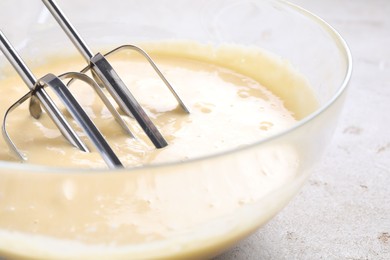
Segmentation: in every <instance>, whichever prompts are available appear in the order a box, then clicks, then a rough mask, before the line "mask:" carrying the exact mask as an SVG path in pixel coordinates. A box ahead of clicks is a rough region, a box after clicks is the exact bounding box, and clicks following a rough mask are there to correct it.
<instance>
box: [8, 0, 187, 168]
mask: <svg viewBox="0 0 390 260" xmlns="http://www.w3.org/2000/svg"><path fill="white" fill-rule="evenodd" d="M42 2H43V3H44V4H45V5H46V7H47V8H48V10H49V11H50V12H51V13H52V15H53V16H54V17H55V19H56V20H57V22H58V23H59V24H60V26H61V27H62V28H63V30H64V31H65V32H66V34H67V35H68V37H69V38H70V39H71V40H72V42H73V43H74V45H75V46H76V47H77V49H78V50H79V52H80V53H81V54H82V56H83V57H84V59H85V60H86V61H87V62H88V65H87V66H86V67H85V68H84V69H82V70H81V72H67V73H64V74H61V75H59V76H55V75H53V74H47V75H45V76H44V77H42V78H40V79H39V80H37V79H36V78H35V77H34V75H33V74H32V73H31V71H30V70H29V69H28V67H27V66H26V65H25V63H24V62H23V60H22V59H21V58H20V56H19V55H18V53H17V52H16V51H15V49H14V48H13V47H12V45H11V44H10V42H9V41H8V40H7V38H6V37H5V35H4V34H3V33H2V32H1V31H0V48H1V50H2V51H3V53H4V55H5V56H6V57H7V59H8V60H9V61H10V63H11V64H12V65H13V67H14V68H15V70H16V71H17V72H18V74H19V75H20V76H21V78H22V79H23V80H24V82H25V83H26V85H27V86H28V88H29V89H30V91H29V92H28V93H27V94H26V95H24V96H23V97H22V98H20V99H19V100H18V101H17V102H16V103H14V104H13V105H12V106H11V107H10V108H9V109H8V110H7V111H6V113H5V116H4V119H3V126H2V132H3V136H4V139H5V140H6V142H7V144H8V145H9V147H10V148H11V150H12V151H13V152H14V153H15V154H16V155H17V157H18V158H19V159H21V160H26V158H25V157H24V156H23V154H22V153H21V152H20V150H19V149H18V148H17V146H16V145H15V143H14V142H13V141H12V139H11V138H10V136H9V134H8V131H7V128H6V125H7V117H8V115H9V113H10V112H12V111H13V110H14V109H16V108H17V107H18V106H19V105H20V104H22V103H24V102H25V101H26V100H28V99H30V106H29V108H30V114H31V115H32V116H33V117H35V118H39V116H40V115H41V113H42V109H41V105H42V106H43V108H44V110H46V112H47V113H48V114H49V116H50V117H51V119H52V120H53V121H54V123H55V124H56V125H57V127H58V129H59V130H60V131H61V133H62V134H63V136H64V137H65V138H66V139H67V140H68V141H69V142H70V143H71V144H73V145H74V146H76V147H77V148H79V149H80V150H82V151H85V152H88V151H89V149H88V147H87V146H86V145H85V144H84V142H83V141H82V140H81V139H80V138H79V137H78V135H77V134H76V132H75V130H74V129H72V127H71V126H70V124H69V123H68V121H67V120H66V118H65V117H64V115H63V114H62V113H61V112H60V110H59V108H58V107H57V106H56V104H55V103H54V102H53V100H52V99H51V98H50V96H49V95H48V94H47V92H46V91H45V88H46V87H50V88H51V89H52V90H53V91H54V93H55V94H56V95H57V96H58V98H59V100H60V101H61V102H62V103H63V105H64V106H65V107H66V109H67V110H68V111H69V113H70V114H71V116H72V117H73V118H74V119H75V121H76V122H77V123H78V124H79V126H80V127H81V128H82V129H83V130H84V132H85V133H86V135H87V136H88V137H89V139H90V140H91V142H92V143H93V145H94V146H95V147H96V149H97V150H98V152H99V153H100V154H101V156H102V157H103V159H104V160H105V162H106V163H107V165H108V166H109V167H110V168H117V167H123V165H122V163H121V162H120V160H119V158H118V157H117V156H116V155H115V153H114V152H113V150H112V149H111V147H110V146H109V145H108V143H107V141H106V140H105V138H104V137H103V135H102V134H101V133H100V132H99V130H98V129H97V128H96V126H95V125H94V123H93V122H92V121H91V119H90V118H89V117H88V115H87V114H86V113H85V111H84V110H83V108H82V107H81V105H80V104H79V103H78V102H77V101H76V99H75V98H74V97H73V95H72V94H71V92H70V91H69V89H68V88H69V86H70V84H71V83H72V82H73V81H74V80H81V81H83V82H85V83H87V84H88V85H89V86H91V87H93V88H94V90H95V91H96V93H97V94H98V96H99V97H100V98H101V100H102V101H103V103H104V104H105V105H106V106H107V108H108V109H109V111H110V112H111V114H112V115H113V117H114V118H115V119H116V121H117V122H118V123H119V124H120V126H121V127H122V128H123V129H124V131H125V132H126V133H127V134H128V135H130V137H133V135H132V133H131V132H130V129H129V128H128V126H127V125H126V123H125V122H124V121H123V119H122V118H121V116H120V115H119V113H118V111H117V110H116V109H115V108H114V106H113V105H112V104H111V102H110V101H109V99H108V98H107V96H106V95H105V94H104V92H103V90H102V89H103V88H105V89H107V91H108V92H109V94H110V95H111V96H112V97H113V99H114V100H115V102H116V103H117V104H118V106H119V107H120V108H121V109H122V110H123V111H124V112H125V113H126V114H127V115H129V116H131V117H134V119H135V120H136V121H137V122H138V123H139V125H140V126H141V127H142V129H143V130H144V132H145V133H146V135H147V136H148V137H149V139H150V140H151V141H152V143H153V144H154V145H155V147H156V148H163V147H165V146H166V145H167V142H166V141H165V139H164V137H163V136H162V135H161V133H160V132H159V131H158V129H157V127H156V126H155V125H154V124H153V122H152V121H151V120H150V118H149V117H148V116H147V115H146V113H145V111H144V110H143V109H142V107H141V105H140V104H139V103H138V102H137V100H136V99H135V98H134V96H133V95H132V94H131V92H130V91H129V89H128V88H127V86H126V85H125V83H124V82H123V81H122V80H121V79H120V77H119V76H118V74H117V73H116V72H115V70H114V69H113V67H112V66H111V64H110V63H109V62H108V60H107V59H106V57H107V56H109V55H111V54H113V53H115V52H118V51H121V50H124V49H130V50H134V51H136V52H138V53H140V54H141V55H143V57H144V58H145V59H146V60H147V61H148V62H149V63H150V65H151V66H152V67H153V69H154V70H155V72H156V73H157V74H158V76H159V77H160V78H161V79H162V81H163V82H164V84H165V85H166V86H167V87H168V89H169V90H170V92H171V93H172V94H173V95H174V97H175V98H176V100H177V102H178V103H179V105H180V106H181V108H182V109H183V110H184V112H186V113H189V110H188V109H187V107H186V106H185V104H184V102H183V101H182V100H181V98H180V97H179V95H178V94H177V93H176V91H175V90H174V88H173V87H172V86H171V84H170V83H169V82H168V80H167V79H166V78H165V77H164V75H163V74H162V73H161V71H160V70H159V69H158V67H157V66H156V64H155V63H154V62H153V60H152V59H151V58H150V56H149V55H148V54H147V53H146V52H145V51H143V50H142V49H141V48H139V47H137V46H135V45H122V46H119V47H117V48H115V49H113V50H112V51H110V52H108V53H107V54H105V55H102V54H100V53H97V54H95V55H94V54H93V53H92V52H91V51H90V49H89V48H88V47H87V45H86V44H85V42H84V41H83V39H82V38H81V37H80V35H79V34H78V33H77V31H76V30H75V28H74V27H73V26H72V25H71V23H70V22H69V21H68V19H67V18H66V17H65V15H64V14H63V12H62V11H61V10H60V9H59V7H58V6H57V4H56V3H55V2H54V1H52V0H42ZM89 70H90V71H91V73H92V77H93V79H92V78H90V77H89V76H87V75H86V74H85V72H87V71H89ZM65 79H70V81H69V82H68V84H65V83H64V82H63V81H62V80H65Z"/></svg>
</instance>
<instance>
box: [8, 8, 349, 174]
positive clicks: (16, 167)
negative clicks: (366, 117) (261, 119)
mask: <svg viewBox="0 0 390 260" xmlns="http://www.w3.org/2000/svg"><path fill="white" fill-rule="evenodd" d="M275 2H279V3H281V4H282V5H285V6H287V7H290V8H291V9H293V10H295V11H296V12H298V13H301V14H303V15H304V16H305V17H306V18H309V19H311V20H312V21H313V22H315V23H317V24H318V25H319V26H321V27H322V28H323V29H326V31H327V32H328V34H329V35H330V36H331V37H332V38H333V39H334V43H336V45H337V47H338V49H339V51H340V54H341V55H342V56H344V58H345V61H346V72H345V76H344V79H343V80H342V82H341V84H340V86H339V87H338V89H337V91H336V92H335V93H334V94H333V96H332V97H331V98H330V99H329V100H328V101H327V102H325V103H324V104H323V105H321V106H320V107H319V108H317V109H316V110H315V111H314V112H312V113H310V114H309V115H308V116H306V117H304V118H303V119H301V120H299V121H298V122H297V123H296V124H294V125H293V126H292V127H289V128H287V129H285V130H283V131H281V132H279V133H276V134H274V135H271V136H269V137H266V138H263V139H261V140H258V141H256V142H253V143H250V144H246V145H242V146H240V147H235V148H231V149H227V150H224V151H220V152H216V153H214V154H209V155H202V156H199V157H196V158H191V159H188V160H185V161H171V162H162V163H156V164H151V165H144V166H138V167H128V168H123V169H120V168H119V169H109V168H97V169H89V168H77V167H58V166H46V165H39V164H30V163H20V162H9V161H0V170H6V171H23V172H26V173H27V172H29V173H37V172H38V173H49V174H64V173H66V174H80V173H82V174H106V173H110V175H112V174H130V173H132V172H134V171H137V170H140V169H142V170H149V169H154V168H163V167H171V166H174V165H180V166H183V165H187V164H192V163H196V162H200V161H206V160H211V159H215V158H218V157H222V156H225V155H228V154H233V153H237V152H241V151H244V150H249V149H252V148H254V147H256V146H259V145H261V144H264V143H268V142H271V141H272V140H275V139H278V138H280V137H282V136H284V135H287V134H289V133H291V132H293V131H295V130H297V129H298V128H301V127H303V126H305V125H306V124H308V123H309V122H310V121H313V120H314V119H315V118H317V117H318V116H319V115H320V114H322V113H324V112H325V111H327V110H328V109H329V108H330V107H331V106H332V105H333V104H334V103H335V102H336V101H337V100H338V99H339V98H340V97H341V96H342V94H343V93H344V92H345V91H346V89H347V87H348V84H349V81H350V79H351V76H352V67H353V65H352V54H351V51H350V48H349V46H348V44H347V42H346V41H345V40H344V39H343V37H342V36H341V35H340V34H339V33H338V32H337V31H336V29H335V28H333V27H332V26H331V25H330V24H328V23H327V22H326V21H325V20H323V19H322V18H320V17H319V16H317V15H315V14H313V13H312V12H310V11H308V10H306V9H304V8H302V7H300V6H298V5H296V4H293V3H291V2H289V1H286V0H276V1H275Z"/></svg>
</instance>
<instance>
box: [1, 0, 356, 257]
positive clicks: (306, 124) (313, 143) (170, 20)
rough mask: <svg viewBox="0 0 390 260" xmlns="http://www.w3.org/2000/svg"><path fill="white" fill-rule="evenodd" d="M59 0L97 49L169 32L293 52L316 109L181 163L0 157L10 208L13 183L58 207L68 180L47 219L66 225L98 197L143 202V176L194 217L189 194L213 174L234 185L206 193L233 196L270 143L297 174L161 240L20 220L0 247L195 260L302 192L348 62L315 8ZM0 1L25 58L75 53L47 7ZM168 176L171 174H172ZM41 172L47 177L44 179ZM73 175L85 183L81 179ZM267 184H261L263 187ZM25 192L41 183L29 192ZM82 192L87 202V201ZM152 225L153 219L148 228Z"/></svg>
mask: <svg viewBox="0 0 390 260" xmlns="http://www.w3.org/2000/svg"><path fill="white" fill-rule="evenodd" d="M59 4H60V5H61V6H62V8H63V10H64V11H65V13H67V14H68V16H69V18H70V19H71V21H72V22H73V23H74V25H75V26H76V27H77V28H78V29H79V31H80V33H81V35H83V36H84V38H85V39H86V42H87V43H88V44H89V45H90V46H91V47H92V48H93V49H98V48H99V47H101V46H112V47H114V46H117V45H120V44H125V43H137V42H145V41H146V42H154V41H157V42H158V41H165V40H190V41H195V42H199V43H204V44H212V45H215V46H218V45H219V44H223V43H230V44H238V45H244V46H256V47H260V48H264V49H266V50H268V51H270V52H273V53H275V54H277V55H280V56H281V57H283V58H284V59H286V60H288V61H290V62H291V64H293V66H294V67H295V68H296V69H297V70H298V71H299V72H300V73H302V74H303V75H304V76H305V77H306V78H307V79H308V81H309V82H310V85H311V86H312V88H313V91H314V92H315V94H316V96H317V97H318V100H319V103H320V107H319V108H318V109H317V110H316V111H314V112H313V113H311V114H310V115H308V116H306V117H305V118H304V119H302V120H301V121H300V122H299V123H298V124H297V125H295V126H294V127H292V128H291V129H286V130H285V131H284V132H282V133H280V134H278V135H275V136H272V137H270V138H267V139H265V140H261V141H258V142H256V143H253V144H251V145H247V146H244V147H240V148H238V149H234V150H230V151H225V152H223V153H220V154H216V155H212V156H205V157H202V158H197V159H193V160H189V161H186V162H176V163H168V164H162V165H158V166H149V167H143V168H137V169H126V170H74V169H73V170H70V169H61V168H50V167H43V166H31V165H27V164H18V163H10V162H0V205H8V204H9V205H11V204H12V201H13V200H16V199H21V198H20V196H21V195H20V192H19V191H21V190H23V191H24V192H23V194H24V196H25V197H23V198H22V200H23V201H24V204H25V205H26V207H28V205H30V206H31V205H39V204H40V203H42V201H45V203H46V202H47V201H48V200H50V199H52V200H53V208H55V205H56V204H55V203H56V202H55V199H56V198H59V197H61V196H62V197H63V196H66V189H68V188H69V187H70V186H71V189H72V191H73V193H72V194H73V195H72V198H71V201H68V202H69V203H68V204H66V207H67V208H66V214H65V215H62V216H61V218H58V219H57V218H56V214H55V211H53V212H54V213H53V215H52V216H51V218H50V219H48V220H46V221H52V222H53V225H57V226H58V228H61V229H64V228H65V229H70V228H71V227H72V218H77V216H78V215H83V214H84V213H85V212H84V211H86V210H89V211H94V210H95V211H98V210H101V209H102V207H103V206H106V207H107V205H104V201H103V202H102V201H99V200H97V199H96V198H97V197H99V198H104V197H105V196H106V197H110V196H111V197H112V196H118V197H121V198H123V197H127V198H131V199H130V200H131V201H133V202H134V203H139V201H141V200H143V199H145V198H139V197H137V189H141V186H142V185H143V184H146V185H150V186H151V187H152V188H151V193H153V194H157V193H158V191H159V188H160V187H165V186H166V185H170V186H171V187H172V190H174V194H173V195H172V197H170V199H171V201H170V202H171V203H172V204H173V205H175V207H177V208H179V209H180V208H183V210H185V211H186V214H188V215H193V216H194V217H196V216H197V215H198V213H199V207H196V206H194V207H191V203H194V205H195V204H196V198H197V196H196V194H197V193H198V194H199V193H202V192H205V190H204V187H205V185H206V184H207V185H210V186H211V187H212V186H213V185H218V183H217V182H216V180H218V179H220V180H221V183H222V182H223V181H226V180H227V179H228V180H229V181H231V182H232V185H230V186H229V185H226V187H223V188H222V191H223V192H221V193H220V194H219V195H218V194H217V195H216V194H214V195H215V196H217V198H218V196H232V200H233V199H239V198H236V197H234V196H233V195H231V194H233V193H234V192H235V191H236V190H237V189H245V187H235V186H234V180H235V179H236V178H246V176H252V175H256V174H257V172H258V171H260V170H261V169H262V170H263V171H264V169H265V168H266V169H267V172H268V174H269V175H271V176H272V174H273V171H276V170H278V165H274V166H272V165H269V163H268V162H267V161H269V159H270V157H272V156H275V153H276V154H278V149H284V148H285V147H288V149H290V150H291V149H292V150H294V151H295V152H296V154H297V157H296V158H295V160H294V163H296V164H295V166H296V172H295V173H294V174H293V176H292V178H289V179H288V180H287V181H285V182H284V183H283V184H282V185H279V186H276V187H274V188H272V189H268V190H267V189H265V191H264V192H263V193H262V195H261V196H258V197H256V199H255V200H253V201H250V202H249V203H243V205H241V206H240V207H238V208H234V210H232V211H228V212H225V213H224V214H222V215H218V216H210V217H209V218H204V219H199V221H195V222H194V224H193V225H190V226H185V227H183V228H180V227H179V228H172V232H168V233H166V234H165V235H164V236H163V237H160V238H153V239H150V241H143V242H142V243H136V242H134V243H127V244H121V245H115V243H114V241H116V236H123V234H121V230H120V228H118V229H117V231H115V232H112V233H110V234H111V237H110V238H109V240H110V239H111V243H110V242H108V241H106V240H105V241H100V242H99V241H98V242H96V241H95V242H94V243H89V244H88V243H87V245H84V244H82V243H81V242H85V241H84V240H83V236H82V235H80V236H77V231H76V235H75V236H74V237H73V238H72V239H71V240H69V241H65V240H56V241H55V242H53V241H51V242H50V241H46V240H39V239H33V236H31V237H30V238H26V237H24V236H23V233H33V232H31V231H26V230H23V228H21V227H17V226H12V227H9V226H6V227H5V226H0V256H5V257H7V256H25V257H31V258H40V259H43V258H53V257H54V258H58V257H65V258H69V257H74V258H77V259H82V258H95V257H99V258H111V259H113V258H126V259H140V258H146V259H149V258H168V259H173V258H175V257H177V258H183V259H190V258H194V259H199V258H209V257H212V256H215V255H217V254H219V253H221V252H222V251H224V250H226V249H227V248H229V247H230V246H232V245H233V244H235V243H236V242H237V241H238V240H239V239H241V238H244V237H246V236H248V235H249V234H250V233H252V232H254V231H255V230H256V229H258V228H259V227H260V226H262V225H263V224H264V223H266V222H267V221H268V220H269V219H270V218H272V217H273V216H274V215H275V214H277V212H278V211H280V210H281V209H282V208H283V207H284V206H285V205H286V204H287V203H288V201H289V200H290V199H291V198H292V197H293V196H294V195H295V194H296V193H297V191H298V190H299V189H300V187H301V186H302V184H303V183H304V181H305V180H306V179H307V177H308V176H309V175H310V173H311V172H312V170H313V167H314V166H315V165H316V163H318V161H319V159H320V158H321V155H322V153H323V151H324V149H325V147H326V145H327V144H328V143H329V142H330V140H331V137H332V133H333V130H334V128H335V125H336V122H337V118H338V115H339V112H340V110H341V108H342V105H343V100H344V98H345V89H346V87H347V84H348V81H349V79H350V75H351V66H352V64H351V62H352V61H351V55H350V52H349V49H348V47H347V46H346V44H345V42H344V40H343V39H342V38H341V37H340V35H339V34H338V33H337V32H335V31H334V30H333V29H332V28H331V27H330V26H329V25H328V24H326V23H325V22H324V21H322V20H321V19H319V18H318V17H316V16H314V15H313V14H311V13H309V12H307V11H305V10H303V9H301V8H299V7H297V6H295V5H292V4H289V3H287V2H284V1H265V0H264V1H262V0H241V1H237V0H214V1H204V0H201V1H191V0H165V1H163V0H161V1H152V0H143V1H122V0H111V1H109V2H107V1H93V2H91V1H77V3H76V2H74V1H59ZM20 6H24V8H20ZM0 7H1V9H2V10H7V13H6V14H5V15H2V16H1V17H0V22H1V24H3V25H4V26H3V31H4V32H5V33H6V34H7V35H8V37H9V38H10V39H11V40H12V42H13V43H14V44H15V45H16V46H17V48H18V49H19V50H20V52H21V55H22V56H23V57H27V59H28V60H29V64H31V62H34V61H35V62H37V63H39V62H40V61H42V60H43V59H44V58H45V57H47V56H49V55H51V54H53V53H56V52H58V50H61V51H63V52H69V54H72V53H75V52H76V51H75V50H74V48H73V46H72V45H71V44H70V42H69V41H68V39H67V38H66V36H65V34H64V33H63V32H62V31H61V30H60V28H59V27H58V26H57V24H56V23H55V21H54V20H53V19H52V18H51V17H50V15H49V14H48V13H46V12H45V11H44V7H43V4H41V3H39V2H34V3H32V2H31V1H27V0H24V1H2V3H1V4H0ZM16 17H17V18H16ZM42 46H44V48H42ZM6 63H7V62H6V60H5V58H4V57H3V56H0V65H1V66H2V67H4V66H8V65H6ZM0 76H1V75H0ZM286 158H287V157H283V155H281V156H280V157H279V158H278V160H279V164H281V165H283V164H286V165H288V163H289V162H288V159H286ZM213 175H214V176H213ZM215 176H217V178H214V177H215ZM211 177H213V178H211ZM172 178H173V179H175V180H176V182H175V183H172V182H170V180H171V179H172ZM49 179H50V186H48V185H47V180H49ZM207 182H208V183H207ZM210 182H214V183H210ZM81 183H88V185H87V186H82V184H81ZM243 183H246V185H256V182H254V183H252V184H251V179H248V180H246V182H245V181H244V182H243ZM69 185H70V186H69ZM263 188H264V187H261V185H260V186H259V189H263ZM29 189H31V190H34V191H35V192H36V191H40V192H39V193H31V194H30V193H29V192H25V191H26V190H29ZM184 193H192V194H193V196H192V197H191V196H190V198H191V199H192V200H190V201H183V199H182V195H183V194H184ZM153 194H151V196H152V195H153ZM187 195H188V194H187ZM187 198H188V196H187ZM81 201H84V202H85V201H90V202H91V203H90V205H89V206H88V207H84V206H83V205H81ZM232 203H236V202H235V201H232ZM189 205H190V206H189ZM86 208H87V209H86ZM6 210H9V209H6V206H4V207H3V206H0V218H1V217H2V215H3V214H6V213H7V212H6ZM116 210H120V208H116ZM150 210H152V209H150ZM23 212H29V211H23V210H21V211H20V212H19V214H18V216H17V217H18V218H21V219H22V220H24V221H26V222H28V221H34V220H33V216H30V215H29V213H26V214H23ZM112 212H114V210H113V211H112ZM112 212H111V213H112ZM8 213H9V212H8ZM8 213H7V214H8ZM111 213H110V214H111ZM107 214H108V213H107ZM145 214H146V215H145V216H147V213H145ZM3 216H4V215H3ZM178 216H180V214H179V213H178ZM108 218H109V217H108V216H107V219H108ZM172 218H173V219H174V218H175V216H172ZM106 224H107V223H106ZM153 224H155V223H152V222H151V223H150V225H151V226H153ZM107 225H108V224H107ZM5 231H7V232H5ZM9 231H10V232H9ZM155 232H158V230H156V231H155ZM35 238H36V237H35ZM79 242H80V243H79Z"/></svg>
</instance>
